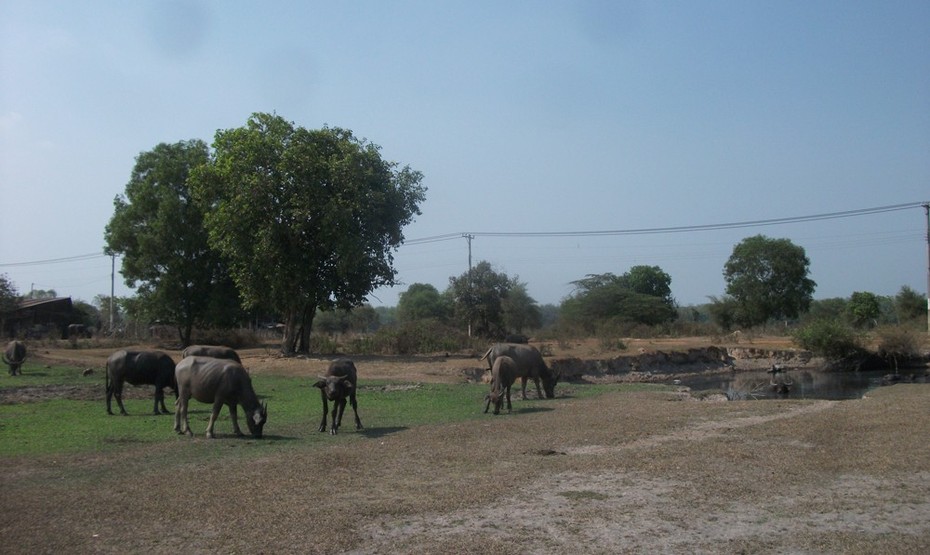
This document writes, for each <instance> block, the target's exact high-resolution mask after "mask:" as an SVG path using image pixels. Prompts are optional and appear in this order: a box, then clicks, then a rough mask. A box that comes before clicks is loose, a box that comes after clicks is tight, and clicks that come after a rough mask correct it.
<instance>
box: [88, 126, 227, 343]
mask: <svg viewBox="0 0 930 555" xmlns="http://www.w3.org/2000/svg"><path fill="white" fill-rule="evenodd" d="M209 159H210V156H209V149H208V147H207V145H206V143H204V142H203V141H198V140H192V141H182V142H178V143H174V144H166V143H162V144H159V145H158V146H156V147H155V148H154V149H152V150H150V151H148V152H143V153H141V154H139V156H138V157H137V158H136V164H135V166H134V167H133V170H132V175H131V176H130V179H129V183H127V184H126V190H125V192H124V194H123V195H120V196H117V197H116V199H114V201H113V205H114V210H113V217H112V218H111V219H110V222H109V223H108V224H107V226H106V230H105V232H104V239H105V241H106V249H105V250H106V252H107V254H114V253H118V254H120V255H121V258H122V270H121V271H122V274H123V278H124V279H125V281H126V284H127V285H129V286H130V287H135V288H137V289H136V291H137V300H138V302H137V303H135V305H134V306H136V307H138V310H139V311H140V312H141V314H140V315H137V316H144V317H145V318H146V319H147V320H149V321H153V322H154V321H157V322H162V323H164V324H170V325H174V326H176V327H177V329H178V334H179V338H180V340H181V342H182V343H183V344H184V345H188V344H190V341H191V334H192V330H193V328H194V327H195V326H208V327H209V326H226V325H231V324H233V323H234V322H235V320H236V318H237V317H238V316H239V311H238V310H237V307H238V301H237V293H236V289H235V286H234V284H233V282H232V280H231V279H230V277H229V274H228V271H227V267H226V265H225V264H224V263H223V261H222V260H221V259H220V257H219V256H218V255H217V254H216V253H215V252H214V251H212V250H211V249H210V247H209V245H208V244H207V233H206V231H205V230H204V228H203V211H202V209H201V207H199V206H198V205H196V203H194V202H193V201H192V197H191V191H190V187H189V182H188V179H189V177H190V174H191V171H192V170H193V169H194V168H196V167H198V166H202V165H204V164H207V163H208V162H209Z"/></svg>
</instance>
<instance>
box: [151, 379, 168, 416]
mask: <svg viewBox="0 0 930 555" xmlns="http://www.w3.org/2000/svg"><path fill="white" fill-rule="evenodd" d="M159 402H161V406H162V408H164V406H165V392H164V391H163V390H162V389H160V388H159V387H158V386H155V408H153V409H152V412H153V413H154V414H155V416H158V415H160V414H161V411H159V410H158V404H159ZM165 412H168V409H165Z"/></svg>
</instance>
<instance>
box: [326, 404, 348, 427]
mask: <svg viewBox="0 0 930 555" xmlns="http://www.w3.org/2000/svg"><path fill="white" fill-rule="evenodd" d="M345 410H346V399H345V397H343V398H342V399H338V400H336V401H333V414H332V418H333V422H332V427H331V428H330V430H329V433H330V434H333V435H335V434H336V432H337V431H338V430H339V426H341V425H342V413H344V412H345Z"/></svg>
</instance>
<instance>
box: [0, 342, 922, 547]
mask: <svg viewBox="0 0 930 555" xmlns="http://www.w3.org/2000/svg"><path fill="white" fill-rule="evenodd" d="M72 354H73V353H72ZM576 355H577V353H576ZM49 356H51V357H52V358H54V356H57V355H52V354H51V353H49ZM263 357H264V358H265V360H264V362H261V363H260V361H261V360H262V358H263ZM86 362H87V364H82V363H80V362H79V361H76V360H75V363H76V365H77V366H79V367H80V366H85V365H88V366H92V365H93V361H92V360H91V359H87V361H86ZM244 362H245V363H246V365H247V366H249V367H250V368H252V371H253V372H255V371H259V372H261V371H268V372H276V373H277V372H286V371H288V370H287V369H288V368H290V371H292V372H298V371H299V372H300V373H310V372H314V371H315V370H316V364H317V362H316V361H302V363H301V362H297V361H294V360H282V359H279V358H277V357H275V356H273V354H271V353H261V352H254V353H253V352H249V353H247V357H246V359H245V361H244ZM475 362H476V361H475V360H474V359H469V358H468V357H463V358H461V359H452V360H451V362H450V361H449V359H447V358H446V357H437V358H435V359H428V360H427V361H425V362H423V363H422V365H417V364H415V363H414V361H411V360H405V361H397V360H394V359H391V360H384V361H381V362H379V363H375V362H374V361H373V360H369V361H365V362H360V363H359V365H360V368H361V367H362V365H363V364H364V368H366V373H368V375H370V376H372V377H374V376H375V375H376V374H377V375H378V377H387V378H390V377H392V376H393V377H400V376H404V375H408V374H410V373H414V374H416V375H417V376H420V377H422V376H434V377H435V379H437V380H446V379H456V380H458V379H461V377H460V373H456V372H455V371H456V370H457V369H458V367H459V366H465V365H471V364H475ZM324 363H325V361H324V360H320V361H319V365H320V367H322V366H323V365H324ZM444 365H449V366H444ZM414 366H416V367H417V368H412V367H414ZM375 368H379V369H378V370H377V371H375ZM449 376H454V378H452V377H449ZM407 379H409V377H408V378H407ZM417 379H420V378H417ZM558 391H559V390H558V389H557V393H558ZM565 391H570V388H568V387H566V388H564V389H563V394H561V395H558V396H557V398H556V399H554V400H551V401H515V407H514V408H515V412H514V414H511V415H501V416H497V417H494V416H491V415H488V416H487V418H482V419H480V420H476V421H471V422H466V423H459V424H451V425H435V426H422V427H417V428H411V429H379V428H378V427H377V424H376V423H366V424H368V425H369V426H370V428H369V429H368V430H366V432H365V434H363V435H364V437H363V438H361V440H360V441H353V442H340V443H335V442H334V443H333V444H331V445H325V446H323V447H320V448H314V449H306V450H299V451H298V452H290V451H288V452H287V453H286V454H282V453H280V452H273V453H268V454H263V453H262V450H261V448H260V447H257V446H260V445H261V443H260V442H253V441H251V440H248V441H240V442H238V443H237V442H236V440H232V441H225V442H223V441H219V440H218V441H217V442H216V445H217V449H224V450H226V449H241V450H242V452H243V453H246V452H247V453H248V455H247V456H246V455H243V456H241V457H224V458H222V459H218V462H213V461H210V460H190V459H189V458H186V457H185V456H184V454H183V452H182V451H180V450H179V451H178V453H177V457H176V460H175V462H172V463H171V464H169V465H167V467H159V466H155V465H152V464H150V463H148V462H147V461H148V460H149V459H150V458H151V457H152V452H151V451H150V449H152V447H147V446H145V445H134V444H128V445H126V449H125V450H123V451H120V452H118V453H107V454H96V455H93V454H89V455H82V456H77V457H63V458H53V459H41V460H35V459H28V460H26V459H18V458H17V459H6V460H3V461H0V462H2V464H3V466H4V472H3V473H2V474H0V491H2V492H3V494H2V502H0V546H2V547H0V551H2V552H4V553H60V552H64V553H127V552H141V551H149V552H156V553H168V552H178V551H183V552H187V553H245V552H257V553H412V552H424V553H883V554H884V553H930V468H928V465H930V453H928V445H930V431H928V430H930V388H928V386H927V385H926V384H899V385H895V386H891V387H884V388H880V389H877V390H875V391H873V392H872V393H870V394H868V395H867V396H866V398H864V399H860V400H853V401H791V400H768V401H740V402H704V401H697V400H693V399H691V398H689V396H687V395H683V394H680V393H674V392H670V393H658V392H642V393H626V394H619V393H618V394H608V395H603V396H600V397H597V398H593V399H578V398H572V397H571V395H570V394H566V393H564V392H565ZM360 402H363V401H361V400H360ZM348 433H356V432H354V431H350V432H348ZM197 441H207V440H199V439H198V440H197ZM161 448H164V447H161ZM181 448H183V446H180V445H179V446H172V447H170V448H169V449H181Z"/></svg>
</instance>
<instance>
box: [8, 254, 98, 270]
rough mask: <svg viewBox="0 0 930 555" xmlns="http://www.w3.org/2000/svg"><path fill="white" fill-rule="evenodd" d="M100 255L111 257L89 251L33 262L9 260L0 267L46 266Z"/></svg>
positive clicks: (91, 258)
mask: <svg viewBox="0 0 930 555" xmlns="http://www.w3.org/2000/svg"><path fill="white" fill-rule="evenodd" d="M98 257H106V258H109V256H108V255H105V254H103V253H99V252H94V253H88V254H78V255H75V256H66V257H64V258H51V259H48V260H34V261H32V262H7V263H0V268H12V267H14V266H16V267H18V266H44V265H46V264H62V263H65V262H79V261H83V260H93V259H94V258H98Z"/></svg>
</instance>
